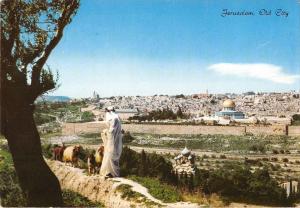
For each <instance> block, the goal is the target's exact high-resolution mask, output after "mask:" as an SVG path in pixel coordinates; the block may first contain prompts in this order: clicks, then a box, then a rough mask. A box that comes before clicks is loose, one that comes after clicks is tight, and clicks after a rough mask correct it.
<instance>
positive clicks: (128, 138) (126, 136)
mask: <svg viewBox="0 0 300 208" xmlns="http://www.w3.org/2000/svg"><path fill="white" fill-rule="evenodd" d="M133 140H134V137H133V136H131V134H130V132H129V131H126V132H125V133H124V135H123V142H124V143H125V144H126V143H130V142H132V141H133Z"/></svg>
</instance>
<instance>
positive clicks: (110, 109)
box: [107, 106, 115, 111]
mask: <svg viewBox="0 0 300 208" xmlns="http://www.w3.org/2000/svg"><path fill="white" fill-rule="evenodd" d="M114 109H115V108H114V106H108V107H107V110H109V111H112V110H114Z"/></svg>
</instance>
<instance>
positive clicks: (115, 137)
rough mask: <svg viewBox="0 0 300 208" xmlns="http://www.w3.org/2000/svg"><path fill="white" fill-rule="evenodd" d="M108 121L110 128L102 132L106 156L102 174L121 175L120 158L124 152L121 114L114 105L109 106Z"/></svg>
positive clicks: (109, 175)
mask: <svg viewBox="0 0 300 208" xmlns="http://www.w3.org/2000/svg"><path fill="white" fill-rule="evenodd" d="M105 120H106V122H107V125H108V129H105V130H104V131H103V132H102V134H101V137H102V140H103V145H104V157H103V161H102V165H101V169H100V175H102V176H105V177H118V176H120V167H119V160H120V156H121V153H122V127H121V120H120V118H119V116H118V115H117V114H116V113H115V112H114V108H113V107H109V108H107V113H106V119H105Z"/></svg>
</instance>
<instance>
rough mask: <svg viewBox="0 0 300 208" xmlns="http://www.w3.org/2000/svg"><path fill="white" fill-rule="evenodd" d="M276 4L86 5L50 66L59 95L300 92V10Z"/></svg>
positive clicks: (265, 1)
mask: <svg viewBox="0 0 300 208" xmlns="http://www.w3.org/2000/svg"><path fill="white" fill-rule="evenodd" d="M246 2H247V3H246ZM270 2H271V1H270V0H263V1H251V3H249V1H239V2H233V1H230V0H223V1H207V0H202V1H188V2H186V1H177V0H176V1H175V0H168V1H167V0H161V1H158V0H157V1H151V2H149V1H134V0H131V1H95V0H90V1H82V3H81V7H80V9H79V11H78V14H77V15H76V16H75V18H74V20H73V22H72V24H70V25H69V26H68V27H67V29H66V31H65V33H64V36H63V39H62V41H61V43H60V44H59V45H58V47H57V48H56V49H55V50H54V52H53V54H52V55H51V56H50V59H49V61H48V64H49V66H50V67H51V68H52V69H53V70H54V71H55V70H57V71H59V74H60V80H59V83H61V87H60V88H59V89H58V90H56V91H54V92H53V93H51V95H52V94H53V95H67V96H70V97H75V98H79V97H89V96H90V95H91V93H92V92H93V91H94V90H95V91H97V92H99V94H100V96H116V95H128V96H129V95H154V94H168V95H175V94H194V93H199V92H205V91H206V89H208V90H209V91H210V92H212V93H225V92H233V93H242V92H247V91H254V92H262V91H269V92H270V91H278V92H283V91H291V90H296V91H299V89H300V60H299V58H298V57H300V27H299V26H300V18H299V17H300V4H299V2H298V1H296V0H288V1H284V2H283V1H280V0H278V1H277V0H276V1H272V4H270ZM224 9H227V10H228V11H232V12H240V13H242V12H252V13H253V15H252V16H243V15H231V16H225V17H223V16H222V14H223V12H224ZM279 9H281V10H282V11H285V12H286V13H287V15H285V16H284V15H282V16H280V15H278V16H277V12H278V11H279ZM264 10H265V13H262V12H263V11H264ZM269 11H271V14H270V15H267V12H269ZM278 14H279V13H278Z"/></svg>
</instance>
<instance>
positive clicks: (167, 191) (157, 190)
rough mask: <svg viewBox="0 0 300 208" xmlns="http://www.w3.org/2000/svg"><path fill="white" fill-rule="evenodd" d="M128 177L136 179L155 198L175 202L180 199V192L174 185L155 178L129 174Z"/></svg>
mask: <svg viewBox="0 0 300 208" xmlns="http://www.w3.org/2000/svg"><path fill="white" fill-rule="evenodd" d="M130 179H132V180H134V181H137V182H138V183H140V184H142V185H143V186H145V187H146V188H148V190H149V193H150V194H151V195H152V196H154V197H155V198H157V199H160V200H162V201H163V202H166V203H171V202H177V201H180V200H181V196H180V194H179V193H178V192H177V191H176V188H175V187H174V186H170V185H167V184H164V183H161V182H160V181H159V180H157V179H155V178H148V177H137V176H131V177H130Z"/></svg>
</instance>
